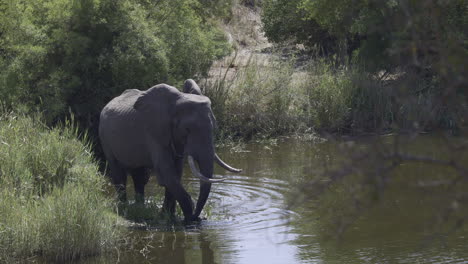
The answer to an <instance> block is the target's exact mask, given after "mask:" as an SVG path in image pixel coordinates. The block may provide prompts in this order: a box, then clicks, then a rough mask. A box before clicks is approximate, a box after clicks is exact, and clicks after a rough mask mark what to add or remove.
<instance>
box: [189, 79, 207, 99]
mask: <svg viewBox="0 0 468 264" xmlns="http://www.w3.org/2000/svg"><path fill="white" fill-rule="evenodd" d="M184 93H189V94H197V95H203V94H202V92H201V89H200V87H199V86H198V84H197V83H196V82H195V81H194V80H192V79H187V80H185V82H184Z"/></svg>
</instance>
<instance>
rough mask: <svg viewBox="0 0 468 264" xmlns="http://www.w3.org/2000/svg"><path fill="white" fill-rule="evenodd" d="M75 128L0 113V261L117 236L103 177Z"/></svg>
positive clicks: (80, 248)
mask: <svg viewBox="0 0 468 264" xmlns="http://www.w3.org/2000/svg"><path fill="white" fill-rule="evenodd" d="M76 137H77V135H76V128H73V126H71V125H67V126H65V127H63V128H57V129H48V128H47V127H46V126H45V125H44V123H42V122H41V121H40V120H38V118H30V117H25V116H16V115H13V114H2V116H1V117H0V141H1V144H0V215H1V217H0V234H1V236H0V262H2V263H11V262H13V261H14V260H18V259H24V258H29V257H33V256H36V255H39V256H41V257H42V258H43V259H44V260H55V261H60V262H63V261H64V260H69V259H76V258H80V257H83V256H87V255H95V254H98V253H100V252H102V251H107V250H110V249H112V248H114V247H115V246H116V245H117V243H118V241H119V239H121V234H122V232H120V229H119V228H117V227H116V225H117V224H118V220H119V219H118V217H117V216H116V215H115V213H114V212H113V208H112V207H113V205H112V204H113V203H112V200H111V199H110V197H108V195H105V193H104V187H105V185H106V183H105V178H104V177H103V176H102V174H101V173H100V172H99V170H98V166H97V164H96V162H95V161H94V158H93V156H92V154H91V152H90V151H91V149H90V147H89V146H87V145H83V144H82V143H81V142H80V141H78V140H77V139H76Z"/></svg>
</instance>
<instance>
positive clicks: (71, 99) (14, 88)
mask: <svg viewBox="0 0 468 264" xmlns="http://www.w3.org/2000/svg"><path fill="white" fill-rule="evenodd" d="M229 3H230V2H229ZM213 8H214V7H213ZM200 9H201V3H200V2H198V1H196V0H178V1H169V0H163V1H147V0H124V1H111V0H83V1H67V0H42V1H19V0H12V1H8V2H5V1H3V2H2V3H1V4H0V14H1V18H0V20H1V23H0V24H1V28H0V44H1V45H0V46H1V48H0V96H1V98H2V101H3V102H4V104H5V105H6V106H7V107H16V105H17V104H24V105H27V106H28V108H29V109H30V110H36V109H38V110H40V111H43V112H44V114H45V118H46V120H47V122H48V123H51V122H55V121H57V120H60V119H63V118H64V117H65V116H66V115H67V114H68V112H69V111H72V112H73V113H74V114H75V116H76V118H77V119H78V120H79V121H81V123H82V125H84V126H87V127H95V123H96V121H97V115H98V113H99V111H100V109H101V108H102V107H103V105H104V104H105V103H106V102H107V101H108V100H109V99H110V98H112V97H114V96H116V95H117V94H119V93H120V92H122V91H123V90H125V89H130V88H139V89H146V88H148V87H150V86H152V85H154V84H157V83H161V82H170V83H177V82H181V81H183V80H184V79H185V78H189V77H190V78H192V77H193V76H194V75H204V74H206V72H207V70H208V69H209V67H210V65H211V62H212V61H213V60H214V59H216V58H218V57H220V56H222V55H224V54H226V52H227V51H228V50H229V47H228V45H227V43H226V41H225V39H224V35H223V34H222V32H221V31H220V30H219V29H218V28H217V27H216V25H215V22H214V21H213V19H209V18H210V17H207V18H206V17H202V15H204V14H203V13H200V12H199V11H197V10H200ZM213 14H216V12H214V11H213ZM213 16H214V15H213ZM213 16H211V17H213Z"/></svg>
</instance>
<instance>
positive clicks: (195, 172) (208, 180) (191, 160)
mask: <svg viewBox="0 0 468 264" xmlns="http://www.w3.org/2000/svg"><path fill="white" fill-rule="evenodd" d="M188 163H189V165H190V170H191V171H192V173H193V175H195V176H197V177H198V178H200V180H202V181H204V182H209V183H214V182H222V181H224V180H226V179H225V178H221V179H211V178H207V177H205V176H203V174H201V172H199V171H198V170H197V168H196V167H195V162H194V161H193V157H192V156H188Z"/></svg>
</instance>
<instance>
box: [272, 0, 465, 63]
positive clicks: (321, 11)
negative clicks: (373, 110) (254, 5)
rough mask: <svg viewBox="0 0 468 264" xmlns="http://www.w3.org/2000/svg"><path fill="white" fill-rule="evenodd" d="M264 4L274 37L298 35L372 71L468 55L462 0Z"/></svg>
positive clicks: (455, 60) (320, 0) (314, 0)
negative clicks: (328, 38)
mask: <svg viewBox="0 0 468 264" xmlns="http://www.w3.org/2000/svg"><path fill="white" fill-rule="evenodd" d="M264 8H265V11H264V13H263V20H264V21H265V31H266V34H267V36H268V37H269V38H270V39H271V40H273V41H276V42H278V41H284V40H286V39H290V38H294V39H295V41H296V42H299V43H303V44H305V45H308V46H310V47H312V46H313V45H319V46H321V47H322V48H324V49H326V50H330V51H332V52H334V53H337V54H339V55H340V56H343V55H350V54H353V55H354V59H355V60H356V61H358V62H360V63H361V64H362V65H365V66H366V68H367V69H368V70H370V71H379V70H382V69H394V68H395V67H396V66H402V65H416V66H417V67H420V68H424V67H431V66H435V67H437V66H438V64H439V60H440V59H441V58H447V60H450V62H448V64H450V65H453V64H455V65H456V67H460V66H461V65H460V61H459V60H460V59H461V58H463V59H464V60H465V61H466V59H467V57H466V56H467V52H466V48H467V46H466V39H467V31H466V28H467V27H468V24H467V22H468V13H467V8H466V3H465V1H463V0H455V1H409V0H400V1H397V0H392V1H377V0H372V1H367V0H338V1H326V0H294V1H284V0H267V1H265V2H264ZM327 36H329V37H330V38H331V39H333V40H334V41H325V40H326V39H327ZM456 54H458V55H456ZM460 55H461V57H460ZM446 66H447V65H444V67H446Z"/></svg>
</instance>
